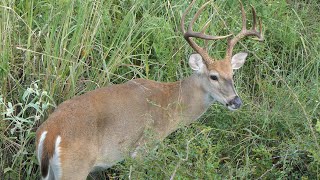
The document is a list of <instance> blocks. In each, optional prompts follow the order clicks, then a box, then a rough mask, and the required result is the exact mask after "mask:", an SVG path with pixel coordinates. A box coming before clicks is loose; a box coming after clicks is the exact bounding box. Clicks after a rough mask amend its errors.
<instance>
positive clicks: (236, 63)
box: [231, 52, 248, 69]
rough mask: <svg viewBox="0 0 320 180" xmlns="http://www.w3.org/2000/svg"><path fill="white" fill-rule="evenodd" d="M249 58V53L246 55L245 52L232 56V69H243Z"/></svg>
mask: <svg viewBox="0 0 320 180" xmlns="http://www.w3.org/2000/svg"><path fill="white" fill-rule="evenodd" d="M247 56H248V53H245V52H241V53H237V54H235V55H234V56H232V59H231V65H232V69H239V68H241V67H242V65H243V64H244V62H245V61H246V58H247Z"/></svg>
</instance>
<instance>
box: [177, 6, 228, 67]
mask: <svg viewBox="0 0 320 180" xmlns="http://www.w3.org/2000/svg"><path fill="white" fill-rule="evenodd" d="M195 1H196V0H193V1H192V2H191V3H190V5H189V6H188V8H187V9H186V11H185V12H184V13H183V15H182V18H181V30H182V32H183V36H184V38H185V39H186V40H187V42H188V43H189V44H190V46H191V47H192V48H193V49H194V50H195V51H196V52H197V53H199V54H200V55H201V56H202V58H203V59H204V61H205V63H206V64H210V63H211V61H212V58H211V57H210V56H209V54H208V52H207V51H206V50H205V49H204V48H202V47H200V46H199V45H198V44H197V43H196V42H195V41H193V40H192V39H191V38H192V37H195V38H201V39H204V40H218V39H224V38H227V37H229V36H231V34H229V35H226V36H211V35H207V34H205V33H204V31H205V30H206V29H207V27H208V26H209V23H210V21H208V22H207V23H206V24H205V26H204V27H203V28H202V30H201V31H200V32H194V31H193V24H194V23H195V21H196V20H197V19H198V17H199V16H200V13H201V12H202V11H203V9H204V8H205V7H206V6H207V5H208V4H209V3H210V1H208V2H206V3H205V4H203V5H202V6H201V7H200V9H199V10H198V11H197V12H196V14H195V15H194V17H193V18H192V20H191V22H190V24H189V26H188V30H187V31H186V30H185V25H184V21H185V16H186V15H187V13H188V12H189V11H190V9H191V7H192V5H193V4H194V3H195Z"/></svg>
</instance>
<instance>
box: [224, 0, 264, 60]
mask: <svg viewBox="0 0 320 180" xmlns="http://www.w3.org/2000/svg"><path fill="white" fill-rule="evenodd" d="M239 3H240V8H241V14H242V29H241V31H240V32H239V33H238V34H237V35H236V36H235V37H234V38H232V39H230V40H229V41H228V48H227V51H226V59H230V57H231V56H232V50H233V47H234V46H235V45H236V44H237V42H238V41H239V40H241V39H242V38H244V37H246V36H256V37H257V38H258V40H259V41H263V35H262V22H261V19H260V18H259V27H260V29H259V31H257V16H256V10H255V8H254V7H253V6H251V8H252V18H253V26H252V28H251V30H247V27H246V20H247V18H246V13H245V11H244V8H243V5H242V2H241V1H240V0H239Z"/></svg>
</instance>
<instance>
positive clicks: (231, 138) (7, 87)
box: [0, 0, 320, 179]
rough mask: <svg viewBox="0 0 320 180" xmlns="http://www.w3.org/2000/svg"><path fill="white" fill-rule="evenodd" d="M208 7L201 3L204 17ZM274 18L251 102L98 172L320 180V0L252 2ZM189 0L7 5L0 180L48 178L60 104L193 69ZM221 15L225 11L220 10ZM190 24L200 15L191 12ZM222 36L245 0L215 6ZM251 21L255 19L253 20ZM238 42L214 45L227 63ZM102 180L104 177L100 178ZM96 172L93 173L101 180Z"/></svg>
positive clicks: (247, 91) (257, 56)
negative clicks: (44, 134) (39, 135)
mask: <svg viewBox="0 0 320 180" xmlns="http://www.w3.org/2000/svg"><path fill="white" fill-rule="evenodd" d="M203 3H204V0H198V1H197V3H196V5H195V8H193V12H195V10H196V9H197V8H199V7H200V5H201V4H203ZM243 3H244V6H245V9H246V10H247V14H248V19H250V15H251V12H250V11H249V9H250V6H249V5H250V4H252V5H254V6H255V8H256V10H257V15H258V16H260V17H261V19H262V21H263V31H264V36H265V41H264V43H258V42H256V41H254V40H252V39H246V40H245V41H242V43H240V44H239V45H237V47H236V48H235V52H237V51H241V50H244V51H248V52H249V58H248V60H247V62H246V64H245V66H244V67H243V68H242V69H241V70H240V71H237V72H236V74H235V80H236V85H237V89H238V92H239V95H240V96H241V97H242V99H243V101H244V106H243V107H242V108H241V110H239V111H236V112H230V111H228V110H227V109H226V108H225V107H222V106H221V105H218V104H215V105H213V106H212V108H210V109H209V110H208V112H207V113H206V114H205V115H204V116H203V117H202V118H201V119H200V120H199V121H198V122H196V123H194V124H192V125H191V126H190V127H183V128H181V129H180V130H178V131H177V132H175V133H173V134H172V135H170V137H168V138H167V139H166V140H165V141H164V142H158V143H156V147H157V148H155V147H154V146H150V147H147V148H146V149H147V152H148V153H147V155H146V157H145V158H143V159H130V158H128V159H127V160H126V161H124V162H122V163H119V164H118V165H116V166H115V167H113V168H112V169H109V170H107V171H105V172H104V173H101V174H97V175H95V176H97V177H100V178H106V177H107V176H108V177H109V178H118V177H119V178H121V179H130V178H131V179H154V178H156V179H169V178H170V179H195V178H196V179H259V178H260V179H320V147H319V143H320V142H319V140H320V88H319V86H320V84H319V83H320V81H319V76H320V60H319V59H320V28H319V27H320V14H319V11H320V4H319V3H317V1H311V0H310V1H295V0H288V1H284V0H281V1H274V0H264V1H256V0H250V1H244V2H243ZM188 4H189V2H187V1H185V0H175V1H167V0H158V1H150V0H121V1H118V0H108V1H103V0H87V1H80V0H57V1H54V0H28V1H18V0H2V1H1V2H0V22H1V25H0V38H1V39H0V41H1V43H0V58H1V60H0V79H1V80H0V113H1V116H0V117H1V119H0V139H1V141H0V146H1V149H0V155H1V156H0V177H1V178H0V179H38V178H39V169H38V162H37V160H36V156H35V153H34V151H35V143H34V141H35V131H36V128H37V127H38V126H39V124H41V122H43V121H45V119H46V117H47V116H48V114H49V113H50V112H52V110H53V109H54V107H55V106H56V105H57V104H60V103H61V102H62V101H64V100H66V99H69V98H71V97H73V96H75V95H79V94H82V93H84V92H87V91H89V90H93V89H96V88H99V87H101V86H108V85H111V84H117V83H122V82H126V81H128V80H130V79H133V78H146V79H153V80H156V81H163V82H169V81H176V80H180V79H182V78H184V77H186V76H188V75H190V74H191V70H190V69H189V67H188V65H187V59H188V57H189V55H190V54H191V53H192V49H191V48H190V47H189V46H188V45H187V43H186V42H185V40H184V39H183V37H182V35H181V32H180V25H179V23H180V18H181V15H182V12H183V11H184V10H185V9H186V7H187V6H188ZM212 14H213V15H212ZM188 18H189V20H190V18H191V17H188ZM208 18H211V19H212V22H213V23H212V24H211V26H210V27H209V28H208V31H207V32H208V33H210V34H220V35H222V34H228V33H234V34H235V33H237V32H238V31H239V30H240V26H241V19H240V18H241V16H240V11H239V3H238V2H237V1H231V0H228V1H217V2H212V4H211V6H210V7H208V8H207V9H206V10H205V11H204V12H203V13H202V15H201V17H200V19H199V21H198V22H197V26H196V28H198V29H200V28H201V26H203V25H204V24H205V22H206V21H207V19H208ZM249 23H252V22H250V21H249ZM199 42H200V41H199ZM225 47H226V41H219V42H210V43H209V47H208V48H209V49H210V50H211V52H210V53H211V54H212V55H213V56H215V57H222V56H223V55H224V50H225ZM92 176H93V175H92ZM92 178H93V177H91V179H92Z"/></svg>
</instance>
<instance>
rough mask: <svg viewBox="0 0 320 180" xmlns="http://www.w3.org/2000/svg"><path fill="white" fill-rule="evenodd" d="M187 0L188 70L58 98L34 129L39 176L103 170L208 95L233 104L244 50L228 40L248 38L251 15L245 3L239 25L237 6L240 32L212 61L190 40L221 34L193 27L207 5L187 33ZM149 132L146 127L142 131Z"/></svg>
mask: <svg viewBox="0 0 320 180" xmlns="http://www.w3.org/2000/svg"><path fill="white" fill-rule="evenodd" d="M194 2H195V0H194V1H193V2H192V3H191V4H190V5H189V7H188V8H187V10H186V11H185V13H184V14H183V16H182V19H181V27H182V32H183V35H184V38H185V39H186V41H187V42H188V43H189V44H190V46H191V47H192V48H193V49H194V50H195V51H196V52H197V53H198V54H192V55H191V56H190V58H189V65H190V67H191V69H193V71H194V73H193V74H192V75H191V76H190V77H187V78H185V79H183V80H181V81H177V82H173V83H161V82H155V81H151V80H146V79H136V80H131V81H129V82H127V83H124V84H119V85H112V86H109V87H105V88H100V89H96V90H94V91H90V92H87V93H85V94H83V95H80V96H77V97H74V98H72V99H70V100H67V101H65V102H63V103H62V104H60V105H59V106H58V108H56V110H55V111H54V112H53V113H52V114H51V115H50V116H49V118H48V119H47V120H46V121H45V122H44V123H43V124H42V125H41V126H40V127H39V129H38V131H37V141H36V143H37V156H38V160H39V163H40V167H41V175H42V178H43V179H65V180H70V179H76V180H80V179H86V177H87V175H88V174H89V173H90V172H91V171H93V170H95V169H96V168H99V167H102V168H108V167H111V166H113V165H114V164H115V163H117V162H119V161H122V160H123V159H124V158H125V157H126V156H128V155H129V156H130V155H131V156H134V155H135V154H136V152H137V149H139V147H142V146H143V145H144V144H145V143H147V142H148V141H150V139H148V136H146V135H145V132H146V130H151V131H152V132H153V133H154V136H153V138H154V137H155V138H156V139H157V140H162V139H164V138H165V137H167V136H168V135H169V134H170V133H172V132H173V131H175V130H177V129H178V128H179V127H180V126H181V125H188V124H190V123H191V122H193V121H195V120H196V119H198V118H199V117H200V116H201V115H202V114H203V113H204V112H205V111H206V110H207V108H208V107H209V106H210V105H211V104H212V103H213V102H215V101H218V102H220V103H221V104H223V105H225V106H226V107H228V108H229V109H230V110H236V109H238V108H239V107H240V106H241V104H242V102H241V100H240V98H239V97H238V95H237V93H236V91H235V88H234V82H233V77H232V76H233V70H234V69H239V68H240V67H241V66H242V65H243V63H244V62H245V59H246V57H247V53H243V52H242V53H238V54H235V55H233V56H232V50H233V47H234V46H235V44H236V43H237V42H238V41H239V40H240V39H242V38H243V37H245V36H256V37H257V38H258V39H259V40H260V41H262V40H263V37H262V33H261V31H262V25H261V21H259V24H260V31H257V30H256V26H257V23H256V13H255V10H254V8H252V14H253V28H252V29H250V30H247V28H246V15H245V11H244V8H243V6H242V4H241V2H240V4H241V12H242V30H241V32H240V33H239V34H237V35H236V36H234V37H233V38H232V39H229V40H228V47H227V51H226V56H225V58H224V59H223V60H218V61H216V60H214V59H213V58H211V57H210V56H209V54H208V52H207V51H206V50H205V49H204V48H201V47H200V46H198V45H197V44H196V42H195V41H193V39H192V38H201V39H205V40H218V39H223V38H228V37H229V36H231V35H227V36H210V35H206V34H205V33H204V31H205V29H206V28H207V26H208V24H206V25H205V26H204V28H203V30H202V31H200V32H194V31H193V29H192V25H193V24H194V22H195V21H196V20H197V18H198V17H199V15H200V13H201V12H202V11H203V9H204V8H205V6H206V5H208V3H206V4H204V5H203V6H202V7H201V8H200V9H199V10H198V11H197V12H196V14H195V16H194V17H193V19H192V20H191V22H190V24H189V27H188V29H187V31H186V30H185V29H184V19H185V16H186V14H187V13H188V12H189V11H190V9H191V7H192V6H193V4H194ZM148 132H149V131H148Z"/></svg>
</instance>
